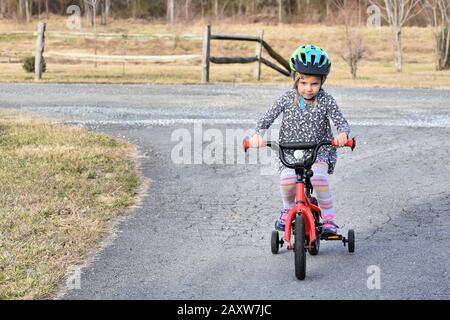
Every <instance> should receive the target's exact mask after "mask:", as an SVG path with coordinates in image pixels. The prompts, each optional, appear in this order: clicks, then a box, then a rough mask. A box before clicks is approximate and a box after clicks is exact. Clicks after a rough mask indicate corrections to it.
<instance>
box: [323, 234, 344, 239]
mask: <svg viewBox="0 0 450 320" xmlns="http://www.w3.org/2000/svg"><path fill="white" fill-rule="evenodd" d="M323 240H342V235H340V234H336V235H329V236H324V237H323Z"/></svg>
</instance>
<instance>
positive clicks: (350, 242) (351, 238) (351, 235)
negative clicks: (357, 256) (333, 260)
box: [347, 229, 355, 253]
mask: <svg viewBox="0 0 450 320" xmlns="http://www.w3.org/2000/svg"><path fill="white" fill-rule="evenodd" d="M347 242H348V252H350V253H353V252H355V231H354V230H353V229H350V230H348V239H347Z"/></svg>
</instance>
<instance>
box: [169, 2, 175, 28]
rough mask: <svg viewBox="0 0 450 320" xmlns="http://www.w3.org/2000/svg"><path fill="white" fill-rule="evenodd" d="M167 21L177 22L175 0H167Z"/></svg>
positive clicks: (170, 22) (172, 23)
mask: <svg viewBox="0 0 450 320" xmlns="http://www.w3.org/2000/svg"><path fill="white" fill-rule="evenodd" d="M167 22H168V23H169V24H171V25H174V24H175V0H167Z"/></svg>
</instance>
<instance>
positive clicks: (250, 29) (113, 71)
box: [0, 16, 450, 88]
mask: <svg viewBox="0 0 450 320" xmlns="http://www.w3.org/2000/svg"><path fill="white" fill-rule="evenodd" d="M48 23H49V25H48V30H49V31H68V30H67V29H66V28H65V19H62V18H60V17H54V16H52V17H51V19H50V20H49V21H48ZM203 26H204V23H202V22H195V23H192V24H189V25H176V26H173V27H172V26H168V25H165V24H161V23H143V22H142V21H139V22H133V21H131V20H114V21H112V22H111V23H110V24H109V25H108V26H99V28H98V31H99V32H100V33H102V32H103V33H112V32H117V33H124V32H127V33H129V34H135V33H137V34H175V35H181V34H195V35H199V36H200V35H202V31H203ZM35 29H36V22H35V23H33V24H29V25H17V24H15V23H14V22H12V21H8V22H5V21H3V22H0V32H1V31H2V30H5V31H13V30H22V31H34V30H35ZM262 29H264V38H265V40H266V41H267V42H268V43H269V44H270V45H271V46H273V48H274V49H275V50H276V51H277V52H279V53H280V54H281V55H282V56H284V57H289V56H290V54H291V53H292V51H293V50H294V49H295V48H296V47H297V46H298V45H299V44H302V43H315V44H317V45H319V46H322V47H324V48H326V49H327V51H328V52H329V54H330V56H331V57H332V61H333V72H332V74H331V76H330V78H329V83H331V84H333V85H338V86H363V87H367V86H369V87H426V88H450V77H449V71H443V72H438V71H436V70H435V67H434V65H433V60H432V37H431V31H430V30H429V29H427V28H419V27H407V28H404V30H403V33H402V35H403V45H404V52H405V54H404V59H405V65H404V72H403V73H400V74H398V73H396V72H395V71H394V66H393V63H392V56H393V53H392V44H391V43H392V41H391V33H390V29H389V28H388V27H382V28H381V29H368V28H361V29H360V30H359V31H360V32H361V33H362V35H363V38H364V39H365V43H366V46H367V48H368V53H367V56H366V58H365V59H364V60H363V61H362V62H361V64H360V68H359V72H358V77H359V79H357V80H356V81H353V80H352V79H351V75H350V70H349V68H348V67H347V66H346V65H345V63H344V62H343V60H342V59H341V58H340V54H339V53H340V51H341V49H342V46H343V43H344V34H345V32H344V28H343V27H342V26H321V25H282V26H274V25H264V24H261V23H259V24H246V25H239V24H237V25H236V24H219V25H213V33H222V34H243V33H244V34H248V35H255V34H256V33H257V31H258V30H262ZM243 30H245V31H243ZM79 31H81V32H90V31H92V30H91V28H87V27H84V28H82V29H81V30H79ZM46 41H47V45H46V50H47V51H49V52H50V51H58V52H61V51H63V52H83V53H91V54H92V53H93V52H94V41H93V40H92V39H84V38H79V39H75V38H66V39H63V38H51V37H48V38H47V40H46ZM0 44H1V46H0V56H3V57H6V56H13V57H16V58H23V57H24V56H26V55H29V54H31V53H32V51H33V50H34V46H35V41H34V39H33V38H32V37H29V36H28V37H27V36H26V35H23V34H22V35H7V36H0ZM211 50H212V55H213V56H245V57H250V56H253V55H254V52H255V44H254V43H248V42H236V41H212V48H211ZM98 54H113V55H124V54H126V55H174V54H201V42H200V41H196V42H192V41H186V40H180V39H177V40H153V41H141V40H132V39H130V40H128V41H127V42H124V41H122V40H99V41H98ZM263 55H264V54H263ZM265 57H266V58H268V55H267V53H266V54H265ZM47 62H48V66H47V69H48V73H47V74H45V79H46V81H50V82H60V81H61V82H106V83H110V82H111V83H116V82H120V83H123V82H125V83H142V82H150V83H198V82H199V81H200V75H201V69H200V62H199V61H196V62H191V63H186V62H184V63H181V64H180V65H179V67H178V68H175V67H173V65H169V64H156V63H151V64H150V63H149V64H139V65H133V64H126V65H125V73H124V72H123V65H122V64H120V63H117V64H99V68H98V69H93V68H92V66H93V63H82V64H76V63H74V62H70V63H67V62H68V61H62V60H56V59H55V58H53V59H50V58H49V59H48V61H47ZM1 69H2V70H0V81H31V80H32V76H31V75H27V74H26V73H25V72H24V71H23V70H21V68H19V64H17V65H14V64H1ZM211 69H212V70H211V81H212V82H254V79H253V77H252V72H253V71H252V70H253V65H212V67H211ZM74 70H77V72H73V71H74ZM280 81H281V82H283V81H285V82H286V83H288V82H289V81H290V80H289V79H288V78H286V77H284V76H281V75H279V74H278V73H276V72H275V71H273V70H271V69H269V68H265V67H263V76H262V82H264V83H279V82H280Z"/></svg>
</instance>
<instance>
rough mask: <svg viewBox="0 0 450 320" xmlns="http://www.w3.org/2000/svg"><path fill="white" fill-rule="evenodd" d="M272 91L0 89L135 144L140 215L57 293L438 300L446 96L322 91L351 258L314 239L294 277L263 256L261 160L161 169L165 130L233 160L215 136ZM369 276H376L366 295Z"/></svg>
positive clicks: (167, 160) (267, 196)
mask: <svg viewBox="0 0 450 320" xmlns="http://www.w3.org/2000/svg"><path fill="white" fill-rule="evenodd" d="M285 89H286V87H283V86H250V85H242V86H234V85H206V86H200V85H199V86H195V85H190V86H182V85H177V86H171V85H165V86H162V85H158V86H154V85H53V84H52V85H38V84H0V107H1V108H7V109H14V110H20V111H23V112H37V113H39V114H43V115H46V116H48V115H50V116H52V117H56V118H58V119H60V121H61V122H65V123H68V124H74V125H79V126H83V127H86V128H88V129H90V130H94V131H97V132H104V133H108V134H111V135H113V136H116V137H121V138H125V139H127V140H128V141H130V142H132V143H135V144H137V145H138V146H139V149H140V152H141V154H142V155H143V158H142V170H143V174H144V175H145V176H146V177H147V178H149V179H150V181H151V182H150V187H149V189H148V190H147V193H146V196H145V198H144V200H143V205H142V208H140V209H137V210H136V212H135V214H134V215H133V216H132V217H131V218H129V219H127V220H126V221H124V222H122V223H120V225H119V226H118V232H117V238H116V239H114V240H113V241H112V242H111V243H110V244H109V245H108V246H107V247H106V248H105V249H104V250H102V251H101V252H99V253H98V254H97V255H96V256H95V257H94V259H93V260H92V261H91V262H90V263H89V264H88V265H87V266H86V267H85V268H84V269H83V270H82V276H81V289H79V290H69V291H66V292H65V294H64V295H62V298H64V299H121V298H127V299H167V298H169V299H309V298H325V299H335V298H336V299H342V298H346V299H379V298H386V299H449V298H450V275H449V271H450V270H449V269H450V267H449V266H450V258H449V240H450V191H449V190H450V162H449V161H448V159H449V158H450V139H449V135H450V105H449V104H450V91H437V90H395V89H343V88H329V91H330V92H331V93H332V94H333V95H334V96H335V97H336V99H337V101H338V103H339V104H340V106H341V108H342V110H343V112H344V114H345V115H346V117H347V118H348V120H349V122H350V123H351V125H352V135H355V136H356V137H357V138H358V148H357V149H356V150H355V151H354V152H353V153H352V152H351V151H350V150H345V149H340V150H339V157H340V158H339V160H338V165H337V168H336V172H335V174H334V175H333V176H332V177H331V181H332V186H333V191H334V196H335V205H336V210H337V222H338V224H340V225H341V229H342V231H343V232H344V234H345V233H346V232H347V230H348V229H349V228H354V229H355V230H356V252H355V254H353V255H350V254H349V253H348V252H347V251H346V249H345V248H344V247H343V246H342V244H341V243H337V242H332V243H330V242H327V243H322V246H321V252H320V254H319V255H318V256H315V257H312V256H308V257H307V278H306V280H305V281H302V282H300V281H297V280H296V279H295V275H294V260H293V253H292V252H287V251H285V250H284V251H283V250H282V252H281V253H280V254H279V255H272V254H271V253H270V245H269V242H270V232H271V230H272V227H273V220H274V218H275V217H276V216H277V212H278V211H279V209H280V205H281V199H280V196H279V190H278V184H277V183H278V181H277V180H278V177H277V176H276V175H275V174H271V170H270V163H269V164H268V163H267V161H270V158H269V157H267V156H266V154H265V153H261V154H260V162H259V164H254V163H249V162H251V160H252V159H253V158H251V159H250V158H248V159H247V163H241V162H242V161H241V160H242V158H240V156H242V154H240V155H239V156H237V157H238V158H237V159H239V160H234V161H231V160H229V161H226V160H220V161H218V163H213V164H208V163H204V161H201V160H202V159H201V158H200V161H199V162H201V163H200V164H183V163H181V164H180V163H174V159H175V158H174V156H173V155H174V150H176V151H178V149H177V148H178V147H179V146H180V141H181V140H176V139H175V138H177V135H178V134H181V135H182V134H184V136H183V139H187V138H191V141H190V143H191V144H192V146H193V150H194V154H191V159H192V160H193V161H192V162H194V160H196V161H198V160H199V158H195V157H196V156H198V154H199V153H198V152H197V150H203V151H204V152H205V154H208V152H210V151H211V148H210V149H208V146H209V147H211V143H212V141H219V142H220V141H221V140H224V141H225V142H224V143H225V146H224V147H222V148H216V150H215V152H216V153H215V154H214V155H216V156H217V157H218V158H221V154H220V153H221V151H220V150H222V151H223V156H224V157H225V156H229V157H232V154H233V153H232V152H234V151H235V150H236V152H238V151H239V152H240V142H241V140H239V139H240V138H241V137H240V138H238V139H237V142H233V140H232V139H231V136H227V134H230V135H231V134H233V133H236V132H234V131H232V129H241V134H243V131H244V130H247V129H251V128H253V126H254V124H255V122H256V119H257V118H258V117H259V116H260V115H262V113H263V112H264V111H265V110H266V109H267V108H268V107H269V106H270V104H271V103H272V102H273V101H274V100H275V99H276V98H277V97H278V96H279V95H280V94H281V93H282V92H283V91H284V90H285ZM276 127H277V125H274V128H276ZM210 129H213V130H210ZM199 132H200V134H199ZM202 134H205V137H204V138H203V140H202V139H201V138H200V139H199V137H201V136H202ZM172 135H175V136H173V137H172ZM208 135H212V136H214V138H211V137H210V138H211V140H207V139H208ZM171 138H174V139H171ZM183 141H185V142H186V141H187V142H189V140H183ZM219 142H218V143H219ZM202 146H203V149H202ZM196 148H197V149H196ZM198 148H200V149H198ZM189 150H190V149H189ZM189 150H187V149H186V151H189ZM205 150H206V151H205ZM261 152H262V150H261ZM177 154H178V153H177V152H175V155H177ZM255 154H256V151H255V150H252V153H251V157H253V156H254V155H255ZM183 155H185V156H187V157H189V154H188V153H186V154H183ZM205 159H206V158H205ZM227 159H231V158H227ZM236 162H239V163H236ZM373 270H375V271H377V270H378V271H379V274H380V278H379V280H380V282H379V283H378V282H370V281H369V284H372V286H369V287H371V289H369V287H368V279H369V277H370V279H374V277H375V276H376V275H377V274H376V273H375V274H374V273H372V272H373ZM377 284H379V286H378V288H373V287H377Z"/></svg>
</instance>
